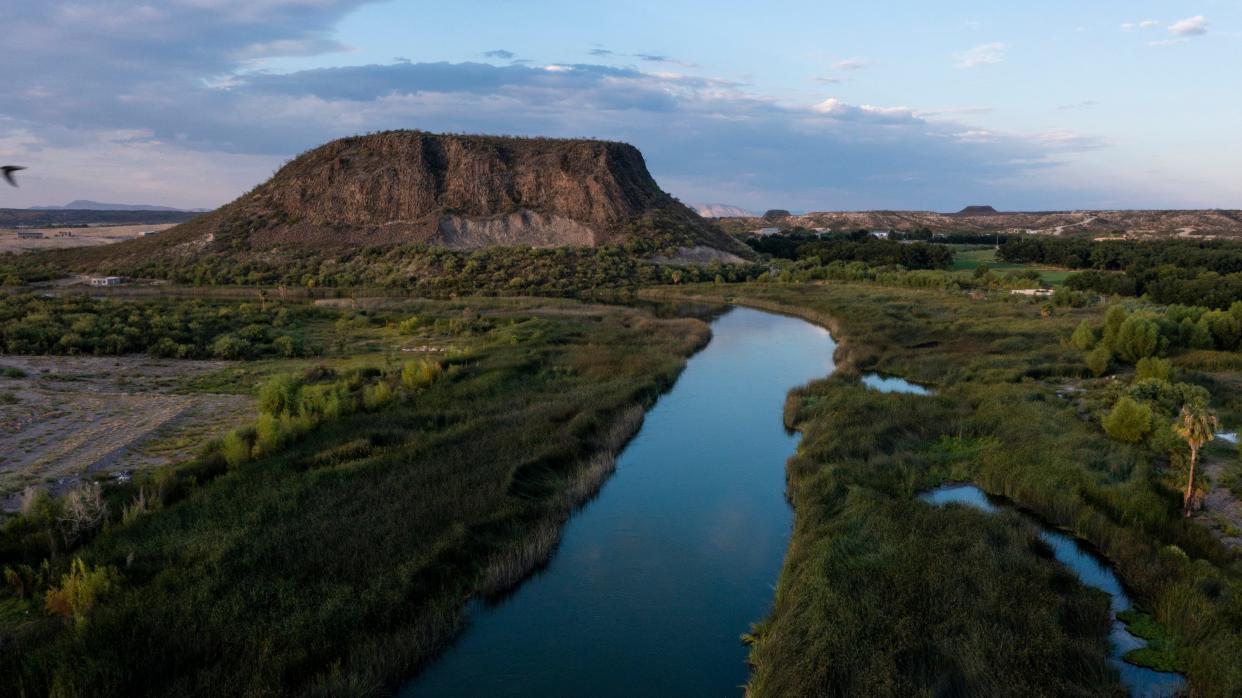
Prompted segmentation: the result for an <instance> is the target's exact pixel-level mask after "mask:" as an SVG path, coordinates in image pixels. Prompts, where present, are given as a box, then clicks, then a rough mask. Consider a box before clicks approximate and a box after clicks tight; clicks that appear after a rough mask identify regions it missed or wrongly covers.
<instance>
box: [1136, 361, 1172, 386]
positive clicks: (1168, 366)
mask: <svg viewBox="0 0 1242 698" xmlns="http://www.w3.org/2000/svg"><path fill="white" fill-rule="evenodd" d="M1135 369H1136V375H1135V377H1136V378H1137V379H1138V380H1146V379H1148V378H1154V379H1156V380H1162V381H1167V380H1169V377H1170V376H1172V375H1173V362H1172V361H1169V360H1168V359H1158V358H1156V357H1154V356H1149V357H1146V358H1143V359H1139V362H1138V363H1137V364H1135Z"/></svg>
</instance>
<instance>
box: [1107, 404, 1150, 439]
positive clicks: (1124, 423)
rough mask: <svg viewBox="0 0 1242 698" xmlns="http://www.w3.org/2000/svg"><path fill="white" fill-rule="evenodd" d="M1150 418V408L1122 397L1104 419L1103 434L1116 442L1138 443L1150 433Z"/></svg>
mask: <svg viewBox="0 0 1242 698" xmlns="http://www.w3.org/2000/svg"><path fill="white" fill-rule="evenodd" d="M1151 417H1152V413H1151V408H1150V407H1148V406H1147V405H1145V404H1143V403H1141V402H1138V401H1137V400H1134V399H1132V398H1129V397H1123V398H1121V399H1120V400H1118V401H1117V404H1116V405H1113V410H1112V411H1111V412H1109V413H1108V414H1107V415H1106V416H1105V417H1104V420H1103V424H1104V433H1106V434H1108V436H1109V438H1112V439H1116V440H1117V441H1124V442H1125V443H1131V444H1136V443H1139V442H1141V441H1142V440H1143V439H1144V437H1146V436H1147V434H1148V433H1149V432H1151Z"/></svg>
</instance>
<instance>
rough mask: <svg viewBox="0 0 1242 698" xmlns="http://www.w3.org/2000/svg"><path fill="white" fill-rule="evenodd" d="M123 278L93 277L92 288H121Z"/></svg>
mask: <svg viewBox="0 0 1242 698" xmlns="http://www.w3.org/2000/svg"><path fill="white" fill-rule="evenodd" d="M121 282H122V280H121V277H119V276H92V277H91V286H120V285H121Z"/></svg>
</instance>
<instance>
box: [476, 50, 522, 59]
mask: <svg viewBox="0 0 1242 698" xmlns="http://www.w3.org/2000/svg"><path fill="white" fill-rule="evenodd" d="M483 57H484V58H497V59H500V60H502V61H509V60H513V59H514V58H517V54H516V53H514V52H512V51H506V50H505V49H503V48H497V49H492V50H491V51H484V52H483Z"/></svg>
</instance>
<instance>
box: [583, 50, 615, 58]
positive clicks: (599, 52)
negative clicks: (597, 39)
mask: <svg viewBox="0 0 1242 698" xmlns="http://www.w3.org/2000/svg"><path fill="white" fill-rule="evenodd" d="M587 53H588V54H589V55H592V56H596V57H603V56H611V55H612V51H609V50H608V49H606V48H593V49H591V50H590V51H588V52H587Z"/></svg>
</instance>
